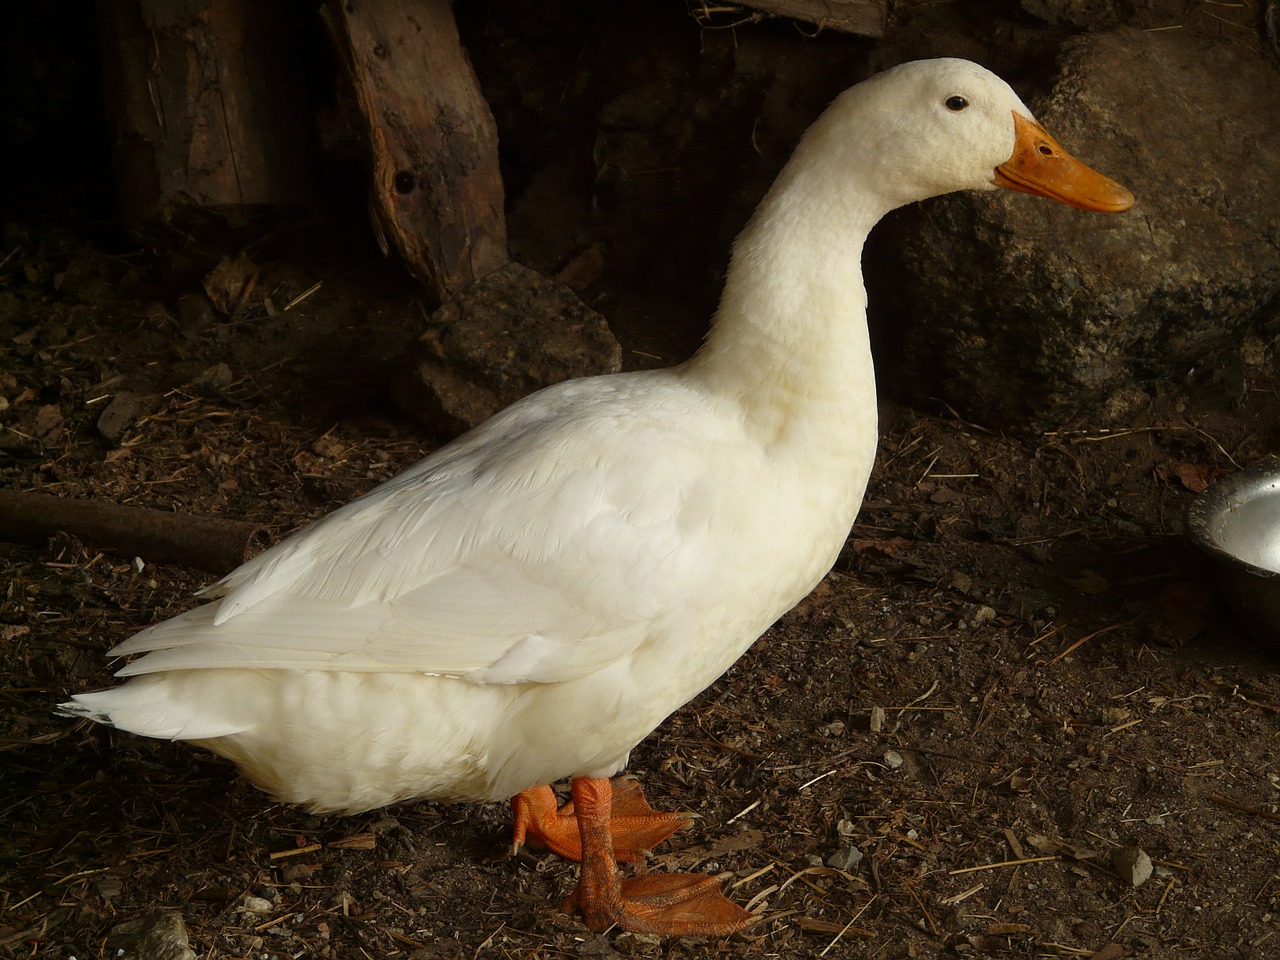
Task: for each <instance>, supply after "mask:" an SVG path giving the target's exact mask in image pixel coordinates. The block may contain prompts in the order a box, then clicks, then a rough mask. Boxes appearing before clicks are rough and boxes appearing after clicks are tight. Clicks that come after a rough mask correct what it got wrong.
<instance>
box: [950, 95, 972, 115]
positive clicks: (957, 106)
mask: <svg viewBox="0 0 1280 960" xmlns="http://www.w3.org/2000/svg"><path fill="white" fill-rule="evenodd" d="M946 104H947V109H948V110H954V111H955V112H956V113H959V112H960V111H961V110H963V109H964V108H965V107H967V106H968V105H969V101H968V100H966V99H965V98H964V97H947V100H946Z"/></svg>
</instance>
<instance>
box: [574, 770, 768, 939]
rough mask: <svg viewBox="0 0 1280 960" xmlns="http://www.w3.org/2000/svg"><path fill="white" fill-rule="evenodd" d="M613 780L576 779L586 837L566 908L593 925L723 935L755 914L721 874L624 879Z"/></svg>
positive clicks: (582, 830)
mask: <svg viewBox="0 0 1280 960" xmlns="http://www.w3.org/2000/svg"><path fill="white" fill-rule="evenodd" d="M612 794H613V785H612V784H611V783H610V781H609V780H606V779H596V778H593V777H578V778H576V779H574V781H573V804H574V814H575V815H576V817H577V819H578V830H579V832H580V834H581V838H582V866H581V868H580V871H579V875H578V888H577V889H576V890H575V891H574V892H573V896H571V897H570V898H569V899H568V900H566V901H565V904H564V909H565V910H566V911H573V910H575V909H577V910H580V911H582V915H583V918H584V919H585V921H586V924H587V926H588V927H590V928H591V929H592V930H605V929H608V928H609V927H612V926H615V925H616V926H619V927H622V928H623V929H624V930H630V931H632V932H634V933H656V934H659V935H661V936H695V937H696V936H702V937H722V936H726V935H728V934H730V933H733V932H734V931H736V930H741V929H743V928H744V927H746V926H747V925H748V924H750V923H751V922H752V921H753V920H754V919H755V917H753V916H752V915H751V914H749V913H747V911H745V910H743V909H742V908H741V907H739V906H737V905H736V904H734V903H731V902H729V901H728V900H726V899H725V898H724V896H722V895H721V893H720V881H719V880H718V879H717V878H716V877H710V876H701V875H695V874H684V873H676V874H646V875H645V876H642V877H632V878H630V879H628V880H622V879H621V878H620V877H619V876H618V864H617V860H616V858H615V857H614V852H613V837H612V834H611V832H610V809H611V806H612V803H611V799H612Z"/></svg>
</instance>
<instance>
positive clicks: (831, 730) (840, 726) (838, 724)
mask: <svg viewBox="0 0 1280 960" xmlns="http://www.w3.org/2000/svg"><path fill="white" fill-rule="evenodd" d="M822 732H823V733H824V734H826V735H827V736H828V737H839V736H842V735H843V734H844V721H843V720H833V721H832V722H831V723H828V724H827V725H826V726H825V727H823V728H822Z"/></svg>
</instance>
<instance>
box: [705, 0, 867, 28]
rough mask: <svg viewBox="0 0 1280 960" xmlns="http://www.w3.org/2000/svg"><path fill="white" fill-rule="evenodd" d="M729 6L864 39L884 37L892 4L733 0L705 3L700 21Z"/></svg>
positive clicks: (857, 0)
mask: <svg viewBox="0 0 1280 960" xmlns="http://www.w3.org/2000/svg"><path fill="white" fill-rule="evenodd" d="M726 6H738V7H751V8H752V9H755V10H759V11H761V12H763V13H769V14H773V15H774V16H778V17H791V18H792V19H794V20H804V21H806V22H808V23H812V24H814V25H815V26H817V27H819V28H821V29H823V30H839V31H841V32H842V33H856V34H858V35H859V36H863V37H883V36H884V33H885V28H886V26H887V24H888V21H889V0H733V2H732V4H720V3H715V2H714V0H702V4H701V10H698V9H697V8H695V9H694V14H695V15H696V16H698V17H699V18H700V19H706V18H707V17H708V15H709V14H711V13H719V12H721V11H722V10H723V8H724V7H726Z"/></svg>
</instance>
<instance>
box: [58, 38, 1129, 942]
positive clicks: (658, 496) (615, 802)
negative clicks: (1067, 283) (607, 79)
mask: <svg viewBox="0 0 1280 960" xmlns="http://www.w3.org/2000/svg"><path fill="white" fill-rule="evenodd" d="M997 186H1002V187H1010V188H1013V189H1018V190H1023V191H1026V192H1029V193H1035V194H1040V195H1042V196H1047V197H1052V198H1054V199H1057V200H1060V201H1062V202H1064V203H1067V204H1071V205H1073V206H1077V207H1081V208H1084V209H1087V210H1099V211H1120V210H1125V209H1128V208H1129V207H1130V206H1131V205H1132V203H1133V198H1132V196H1131V195H1130V194H1129V192H1128V191H1127V190H1125V189H1124V188H1123V187H1121V186H1119V185H1117V184H1115V183H1113V182H1112V181H1110V180H1108V179H1107V178H1105V177H1103V176H1102V175H1100V174H1098V173H1096V172H1094V171H1093V170H1091V169H1089V168H1088V167H1086V166H1084V165H1083V164H1081V163H1079V162H1078V161H1076V160H1074V159H1073V158H1071V157H1070V156H1069V155H1068V154H1066V153H1065V151H1063V150H1062V149H1061V148H1060V147H1059V146H1058V145H1057V144H1056V143H1055V142H1054V141H1053V140H1052V139H1051V138H1050V137H1049V136H1048V134H1046V133H1045V132H1044V130H1043V129H1042V128H1041V127H1040V125H1039V124H1038V123H1036V121H1035V120H1034V119H1033V118H1032V115H1031V112H1030V111H1029V110H1028V109H1027V108H1026V107H1025V106H1024V105H1023V104H1022V102H1021V101H1020V100H1019V99H1018V97H1017V95H1016V94H1014V92H1013V91H1012V90H1011V89H1010V88H1009V86H1008V85H1007V84H1005V83H1004V82H1003V81H1002V80H1000V79H999V78H997V77H996V76H994V75H993V74H991V73H989V72H988V71H986V70H984V69H983V68H981V67H979V66H977V65H975V64H972V63H969V62H966V61H962V60H929V61H919V62H915V63H908V64H904V65H902V66H899V67H896V68H894V69H892V70H889V71H887V72H885V73H883V74H880V75H879V76H876V77H874V78H872V79H871V80H868V81H867V82H865V83H862V84H859V85H857V86H855V87H853V88H852V89H850V90H848V91H847V92H845V93H844V94H843V95H841V96H840V97H839V98H838V99H837V100H836V101H835V103H834V104H832V106H831V107H830V108H829V109H828V110H827V111H826V112H825V113H823V114H822V116H821V117H820V118H819V119H818V120H817V122H816V123H814V125H813V126H812V127H811V128H810V129H809V131H808V132H807V133H806V134H805V136H804V138H803V139H802V140H801V141H800V144H799V145H798V146H797V148H796V150H795V154H794V155H793V156H792V158H791V160H790V162H789V163H788V164H787V166H786V168H785V169H784V170H783V171H782V173H781V174H780V175H779V177H778V179H777V181H776V182H775V183H774V185H773V187H772V189H771V190H770V191H769V193H768V195H767V196H766V197H765V198H764V200H763V201H762V202H761V204H760V207H759V209H758V210H757V211H756V213H755V216H754V217H752V219H751V222H750V223H749V224H748V225H747V227H746V229H745V230H744V231H743V232H742V235H741V236H740V237H739V238H738V241H737V244H736V245H735V247H734V251H733V259H732V264H731V266H730V268H729V273H728V277H727V279H726V282H725V289H724V294H723V297H722V299H721V302H720V308H719V310H718V312H717V314H716V317H715V321H714V324H713V326H712V329H711V332H710V333H709V335H708V337H707V340H706V343H705V345H704V346H703V347H702V349H701V350H700V351H699V352H698V353H697V355H696V356H694V357H693V358H692V359H691V360H689V361H687V362H686V363H684V364H681V365H680V366H677V367H674V368H672V369H669V370H660V371H649V372H642V373H623V374H616V375H613V376H606V377H594V378H590V379H584V380H576V381H570V382H567V383H562V384H559V385H558V386H554V387H550V388H548V389H546V390H542V391H540V392H538V393H536V394H533V395H532V396H530V397H527V398H526V399H524V400H522V401H520V402H519V403H516V404H514V405H513V406H511V407H510V408H509V409H507V410H505V411H503V412H502V413H500V414H498V415H497V416H495V417H494V418H493V419H491V420H489V421H488V422H487V423H485V424H483V425H482V426H480V427H478V428H476V429H475V430H473V431H471V432H470V433H468V434H467V435H466V436H463V437H461V438H459V439H458V440H456V441H454V442H453V443H450V444H449V445H448V446H445V447H443V448H442V449H440V450H438V451H436V452H435V453H433V454H432V455H431V456H429V457H427V458H426V459H424V460H422V461H420V462H419V463H417V464H416V465H415V466H413V467H411V468H410V469H409V470H407V471H405V472H404V473H403V474H401V475H400V476H398V477H396V478H395V479H393V480H391V481H389V482H387V483H385V484H383V485H381V486H380V487H378V488H376V489H375V490H373V491H371V492H370V493H368V494H366V495H365V496H363V497H361V498H360V499H358V500H356V501H354V502H353V503H350V504H348V505H347V506H345V507H343V508H341V509H340V510H337V511H335V512H334V513H332V514H330V515H329V516H327V517H325V518H324V519H322V520H320V521H319V522H317V523H315V524H312V525H311V526H310V527H307V528H306V529H304V530H302V531H300V532H298V533H296V534H294V535H293V536H292V537H290V538H288V539H287V540H285V541H284V542H282V543H280V544H278V545H277V546H275V547H274V548H272V549H270V550H268V551H266V552H265V553H263V554H262V555H261V556H258V557H256V558H255V559H253V560H251V561H249V562H248V563H246V564H244V565H243V566H242V567H240V568H239V569H238V570H236V571H234V572H233V573H231V574H230V575H228V576H227V577H225V578H223V579H222V580H221V581H220V582H219V583H217V584H216V585H215V586H214V587H212V588H211V589H210V590H209V591H208V595H209V596H210V597H213V598H215V599H213V601H212V602H211V603H207V604H204V605H202V606H200V607H197V608H196V609H194V610H191V611H190V612H188V613H185V614H183V615H181V616H178V617H175V618H173V619H172V620H168V621H165V622H163V623H160V624H157V625H155V626H153V627H150V628H148V629H146V630H143V631H142V632H141V633H139V634H137V635H136V636H135V637H133V638H132V639H130V640H128V641H126V642H125V643H123V644H121V645H120V646H118V647H116V649H115V650H114V651H112V652H113V653H115V654H137V653H145V654H146V655H145V656H143V657H141V658H140V659H137V660H134V661H133V662H132V663H130V664H128V665H127V666H126V667H124V668H123V669H122V670H120V671H119V674H118V675H119V676H122V677H131V678H133V679H131V680H130V681H129V682H128V683H126V684H124V685H123V686H119V687H116V688H114V689H111V690H107V691H104V692H100V693H89V694H82V695H77V696H74V697H73V698H72V700H71V701H70V702H68V703H65V704H62V705H61V708H60V709H61V710H63V711H64V712H66V713H68V714H72V715H77V716H87V717H91V718H93V719H95V720H99V721H101V722H104V723H108V724H111V725H112V726H115V727H118V728H120V729H123V730H129V731H132V732H134V733H139V734H143V735H145V736H152V737H161V738H167V739H172V740H190V741H193V742H195V743H198V744H200V745H201V746H204V747H207V748H208V749H210V750H212V751H214V752H215V753H218V754H221V755H222V756H225V757H229V758H230V759H232V760H233V761H235V762H236V763H237V764H238V765H239V766H240V768H241V769H242V770H243V771H244V773H245V774H246V775H247V776H248V777H249V779H251V780H252V781H253V782H254V783H255V784H257V785H258V786H259V787H261V788H262V789H264V790H266V791H267V792H269V793H271V794H273V795H274V796H276V797H277V798H279V799H281V800H286V801H290V802H294V803H301V804H305V805H307V806H308V807H310V808H312V809H313V810H317V811H337V812H344V813H346V812H356V811H362V810H368V809H371V808H374V807H378V806H382V805H384V804H389V803H394V802H396V801H399V800H405V799H409V798H436V799H441V800H493V799H499V798H508V797H514V798H515V799H514V800H513V807H514V808H515V810H516V842H517V843H520V842H522V841H523V840H525V839H526V837H527V836H532V837H535V838H537V839H540V840H542V841H543V842H545V843H546V844H547V845H548V846H550V847H552V849H554V850H557V851H558V852H561V853H562V854H564V855H567V856H572V857H576V858H580V859H581V860H582V868H581V874H580V878H579V883H578V887H577V890H576V892H575V896H574V898H573V901H572V902H573V903H574V904H576V906H577V907H578V908H579V909H581V911H582V912H583V913H584V915H585V919H586V922H587V924H588V925H589V926H590V927H592V928H596V929H600V928H604V927H607V926H609V925H610V924H615V923H616V924H619V925H621V926H623V927H627V928H629V929H633V930H638V931H651V932H657V933H666V934H723V933H727V932H730V931H732V930H735V929H738V928H740V927H742V926H745V925H746V924H747V923H749V922H750V921H751V919H752V917H751V915H749V914H748V913H746V912H745V911H743V910H742V909H740V908H739V907H737V906H735V905H733V904H731V903H730V902H729V901H728V900H726V899H725V898H723V897H722V896H721V895H720V893H719V891H718V885H717V883H716V881H715V880H714V879H713V878H709V877H694V876H664V875H649V876H644V877H639V878H634V879H630V880H626V881H621V880H620V879H619V876H618V871H617V867H616V863H615V859H616V858H625V857H627V856H630V855H632V854H633V853H634V851H635V850H638V849H642V848H647V847H651V846H652V845H653V844H654V843H656V842H657V841H659V840H661V839H662V838H663V837H665V836H667V835H668V834H669V833H670V832H671V831H673V830H674V829H677V828H678V827H679V826H681V825H682V824H683V823H684V819H683V818H682V817H680V816H679V815H673V814H658V813H656V812H654V811H653V810H652V809H651V808H650V807H649V806H648V805H647V804H646V803H645V802H644V798H643V795H642V794H641V793H640V792H639V790H638V788H634V787H627V788H626V790H625V791H624V790H619V791H618V795H617V796H616V797H612V803H611V795H612V793H613V785H612V784H611V782H610V780H609V779H608V778H610V777H612V776H613V775H615V774H616V773H618V772H619V771H620V770H622V768H623V767H624V766H625V764H626V762H627V757H628V754H629V752H630V750H631V749H632V747H634V746H635V745H636V744H637V743H638V742H639V741H640V740H641V739H643V738H644V737H645V736H646V735H647V734H648V733H649V732H650V731H652V730H653V729H654V728H655V727H656V726H657V725H658V724H659V723H661V722H662V720H663V719H664V718H665V717H666V716H668V715H669V714H670V713H671V712H672V711H674V710H675V709H676V708H678V707H679V706H680V705H681V704H683V703H685V702H686V701H688V700H689V699H690V698H692V697H693V696H695V695H696V694H697V693H698V692H699V691H701V690H703V689H704V688H705V687H706V686H708V685H709V684H710V683H711V682H712V681H714V680H715V679H716V678H717V677H718V676H720V674H721V673H723V672H724V671H725V670H726V669H727V668H728V667H729V666H730V665H731V664H732V663H733V662H734V661H735V660H736V659H737V658H738V657H739V655H741V654H742V652H743V651H744V650H746V649H747V647H748V646H750V645H751V643H752V642H753V641H754V640H755V639H756V638H757V637H758V636H759V635H760V634H761V633H762V632H763V631H764V630H765V629H766V628H767V627H768V626H769V625H770V624H771V623H773V621H774V620H776V619H777V618H778V617H779V616H780V615H781V614H783V613H784V612H786V611H787V610H788V609H789V608H790V607H791V606H793V605H794V604H795V603H797V602H798V601H799V600H800V599H801V598H803V597H804V596H805V594H807V593H808V592H809V591H810V590H811V589H812V588H813V587H814V585H815V584H817V583H818V581H819V580H821V578H822V577H823V575H824V574H825V573H826V572H827V571H828V570H829V569H830V568H831V565H832V564H833V562H834V561H835V558H836V556H837V554H838V553H839V551H840V548H841V545H842V544H843V543H844V540H845V537H846V535H847V533H848V530H849V528H850V526H851V524H852V523H853V520H854V516H855V514H856V513H857V511H858V506H859V504H860V502H861V500H862V495H863V491H864V489H865V487H866V483H867V478H868V476H869V474H870V472H871V465H872V460H873V458H874V456H875V448H876V395H875V386H874V381H873V372H872V361H871V352H870V349H869V345H868V338H867V326H866V315H865V306H866V295H865V291H864V289H863V284H862V275H861V270H860V264H859V259H860V254H861V251H862V246H863V241H864V240H865V239H866V237H867V234H868V232H869V231H870V230H871V228H872V227H873V226H874V225H875V223H876V221H878V220H879V219H880V218H881V217H882V216H884V215H885V214H886V213H888V212H889V211H890V210H892V209H894V208H895V207H898V206H901V205H903V204H906V203H910V202H912V201H915V200H923V199H925V198H926V197H932V196H935V195H937V194H941V193H946V192H949V191H953V190H966V189H969V190H992V189H995V188H996V187H997ZM566 777H568V778H572V793H573V803H572V804H571V805H567V806H566V807H565V808H564V809H562V810H561V811H556V809H555V800H554V795H553V794H552V793H551V791H550V788H549V787H548V786H547V784H549V783H552V782H554V781H557V780H561V779H563V778H566ZM620 782H622V781H620ZM615 854H617V857H616V858H615Z"/></svg>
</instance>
